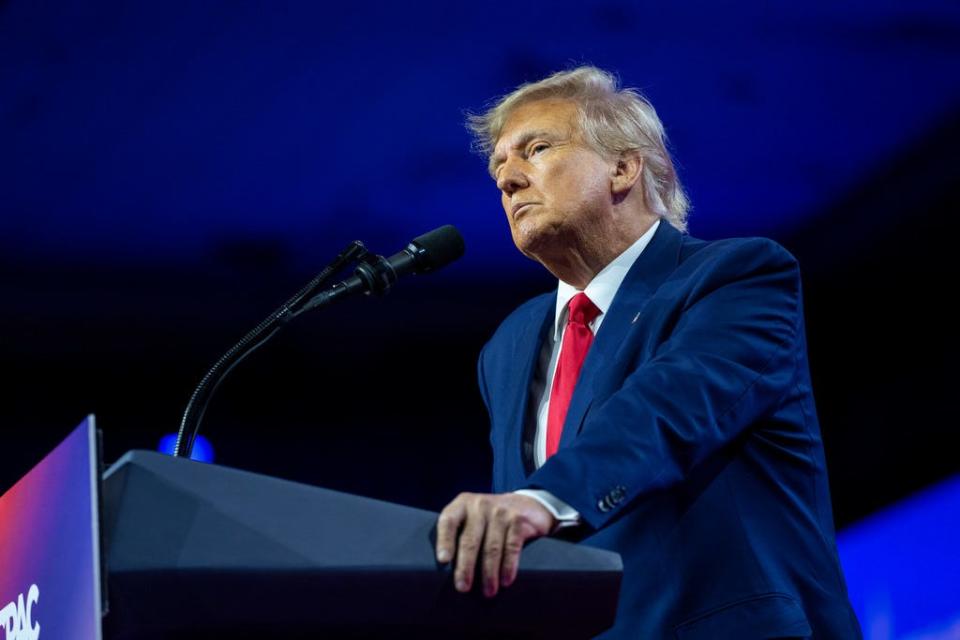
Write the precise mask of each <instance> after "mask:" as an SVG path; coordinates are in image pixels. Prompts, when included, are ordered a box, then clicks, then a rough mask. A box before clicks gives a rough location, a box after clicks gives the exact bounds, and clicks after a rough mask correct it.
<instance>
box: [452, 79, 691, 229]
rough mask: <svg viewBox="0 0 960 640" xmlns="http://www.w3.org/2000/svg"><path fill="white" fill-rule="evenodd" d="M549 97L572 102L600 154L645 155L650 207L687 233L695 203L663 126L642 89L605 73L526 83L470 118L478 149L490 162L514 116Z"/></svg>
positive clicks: (644, 170)
mask: <svg viewBox="0 0 960 640" xmlns="http://www.w3.org/2000/svg"><path fill="white" fill-rule="evenodd" d="M549 99H563V100H570V101H572V102H573V103H574V104H575V105H576V106H577V113H578V118H579V124H580V129H581V131H582V132H583V134H584V137H585V139H586V142H587V144H589V145H590V146H591V147H592V148H593V149H594V151H596V152H597V153H600V154H601V155H606V156H613V157H616V156H619V155H620V154H622V153H624V152H629V151H636V152H639V154H640V156H641V157H642V158H643V174H642V176H641V179H642V180H643V188H644V200H645V204H646V206H647V209H649V210H650V211H651V212H652V213H655V214H657V215H659V216H661V217H663V218H665V219H666V220H667V221H668V222H669V223H670V224H671V225H673V226H674V227H676V228H677V229H679V230H680V231H686V229H687V214H688V212H689V210H690V201H689V200H688V199H687V194H686V193H685V192H684V190H683V186H682V185H681V184H680V179H679V178H678V177H677V171H676V169H675V168H674V164H673V160H672V158H671V157H670V153H669V152H668V151H667V135H666V133H665V131H664V129H663V123H662V122H660V118H659V117H657V112H656V110H655V109H654V108H653V105H652V104H650V102H649V101H648V100H647V99H646V98H645V97H644V96H643V95H642V94H641V93H640V92H639V91H638V90H636V89H631V88H625V89H623V88H620V86H619V82H618V81H617V78H616V77H615V76H613V75H612V74H611V73H608V72H606V71H603V70H602V69H598V68H596V67H589V66H583V67H577V68H575V69H571V70H569V71H561V72H559V73H554V74H553V75H551V76H549V77H547V78H544V79H543V80H540V81H538V82H531V83H527V84H523V85H520V86H519V87H517V89H516V90H514V91H513V92H512V93H510V94H508V95H506V96H504V97H502V98H500V99H499V100H498V101H497V102H496V104H494V105H493V107H491V108H490V109H489V110H487V111H486V112H484V113H482V114H480V115H474V114H469V115H468V116H467V127H468V128H469V129H470V130H471V131H472V132H473V134H474V145H473V146H474V149H475V150H476V151H478V152H479V153H481V154H483V155H484V156H485V157H486V158H488V159H489V158H490V155H491V154H492V153H493V148H494V146H495V145H496V144H497V140H498V139H499V138H500V133H501V131H502V130H503V126H504V124H505V123H506V121H507V118H508V117H509V116H510V114H511V113H513V111H514V110H515V109H516V108H517V107H519V106H521V105H523V104H528V103H530V102H536V101H539V100H549Z"/></svg>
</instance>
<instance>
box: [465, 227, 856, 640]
mask: <svg viewBox="0 0 960 640" xmlns="http://www.w3.org/2000/svg"><path fill="white" fill-rule="evenodd" d="M555 300H556V295H555V294H547V295H542V296H539V297H537V298H534V299H533V300H530V301H529V302H527V303H526V304H524V305H523V306H521V307H520V308H519V309H517V310H516V311H514V312H513V313H512V314H511V315H510V316H509V317H508V318H507V319H506V320H505V321H504V322H503V324H502V325H501V326H500V328H499V329H498V330H497V331H496V333H495V334H494V336H493V337H492V338H491V340H490V342H489V343H487V345H486V346H485V347H484V349H483V351H482V353H481V355H480V361H479V367H478V368H479V377H480V389H481V393H482V395H483V398H484V401H485V402H486V405H487V409H488V410H489V413H490V418H491V443H492V445H493V454H494V455H493V459H494V464H493V489H494V491H495V492H498V493H499V492H506V491H512V490H515V489H520V488H540V489H546V490H548V491H550V492H551V493H553V494H554V495H556V496H557V497H559V498H561V499H562V500H564V501H565V502H567V503H568V504H570V505H571V506H572V507H574V508H575V509H577V510H578V511H579V512H580V514H581V516H582V518H583V521H584V525H583V526H582V527H578V529H579V530H580V533H579V538H580V539H582V541H583V543H585V544H589V545H592V546H596V547H602V548H605V549H610V550H613V551H616V552H618V553H620V554H621V556H622V558H623V564H624V572H623V582H622V585H621V592H620V601H619V604H618V610H617V619H616V623H615V625H614V627H613V628H612V629H610V630H609V631H608V632H606V633H605V634H604V635H603V637H609V638H634V639H635V638H682V639H684V640H688V639H689V640H694V639H701V638H702V639H709V640H722V639H725V638H731V639H734V638H735V639H737V640H750V639H753V638H781V637H795V636H799V637H807V636H812V637H815V638H830V639H833V638H859V637H860V630H859V626H858V624H857V621H856V618H855V617H854V614H853V612H852V610H851V608H850V605H849V601H848V598H847V594H846V586H845V583H844V579H843V575H842V573H841V569H840V564H839V561H838V558H837V551H836V544H835V541H834V528H833V519H832V514H831V507H830V497H829V493H828V487H827V471H826V467H825V464H824V456H823V447H822V443H821V438H820V428H819V426H818V423H817V415H816V409H815V407H814V400H813V393H812V390H811V385H810V374H809V370H808V365H807V349H806V342H805V335H804V323H803V308H802V302H801V291H800V276H799V270H798V267H797V263H796V260H795V259H794V258H793V257H792V256H791V255H790V254H789V253H788V252H787V251H786V250H784V249H783V248H782V247H781V246H780V245H778V244H776V243H774V242H772V241H770V240H764V239H760V238H750V239H732V240H722V241H716V242H704V241H701V240H696V239H694V238H691V237H689V236H686V235H683V234H681V233H679V232H678V231H676V230H675V229H674V228H672V227H671V226H670V225H669V224H667V223H666V222H665V221H664V222H662V223H661V224H660V227H659V228H658V229H657V232H656V234H655V235H654V237H653V238H652V240H651V242H650V244H649V245H648V246H647V247H646V249H645V250H644V251H643V253H642V254H641V255H640V257H639V258H638V260H637V261H636V263H635V264H634V266H633V268H632V269H631V270H630V272H629V273H628V274H627V276H626V278H625V279H624V281H623V284H622V285H621V287H620V290H619V291H618V292H617V295H616V297H615V298H614V300H613V303H612V305H611V307H610V309H609V310H608V312H607V316H606V317H605V318H604V320H603V323H602V324H601V326H600V329H599V331H598V332H597V335H596V338H595V340H594V343H593V346H592V347H591V349H590V352H589V353H588V355H587V359H586V361H585V362H584V365H583V369H582V372H581V374H580V379H579V381H578V382H577V386H576V389H575V391H574V395H573V398H572V400H571V404H570V409H569V412H568V414H567V418H566V423H565V425H564V429H563V436H562V439H561V442H560V449H559V451H558V452H557V454H556V455H554V456H553V457H551V458H550V459H549V460H548V461H547V463H546V464H545V465H544V466H543V467H541V468H540V469H539V470H536V471H535V472H532V473H530V472H529V471H528V469H529V461H525V460H524V455H523V445H522V441H523V438H524V428H525V422H526V421H528V420H529V419H530V415H531V413H530V407H529V406H528V405H529V404H530V401H529V396H530V393H529V389H530V383H531V377H532V376H533V375H534V371H535V367H536V362H537V358H538V355H539V353H540V350H541V346H542V344H543V339H544V336H545V332H546V331H547V330H549V329H550V328H551V325H552V323H553V317H554V307H555V304H556V302H555ZM521 579H522V576H521Z"/></svg>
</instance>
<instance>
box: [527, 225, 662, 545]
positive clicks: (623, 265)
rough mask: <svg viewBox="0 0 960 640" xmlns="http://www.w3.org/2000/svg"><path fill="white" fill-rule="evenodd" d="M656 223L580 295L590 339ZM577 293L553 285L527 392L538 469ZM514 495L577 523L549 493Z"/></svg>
mask: <svg viewBox="0 0 960 640" xmlns="http://www.w3.org/2000/svg"><path fill="white" fill-rule="evenodd" d="M659 226H660V220H656V221H655V222H654V223H653V225H651V227H650V228H649V229H647V231H646V232H645V233H644V234H643V235H642V236H640V238H639V239H637V241H636V242H634V243H633V244H632V245H630V246H629V247H628V248H627V250H626V251H624V252H623V253H621V254H620V255H619V256H617V257H616V258H614V259H613V261H612V262H611V263H610V264H608V265H607V266H606V267H604V268H603V269H602V270H601V271H600V273H598V274H597V275H596V276H594V278H593V280H591V281H590V283H589V284H587V286H586V288H584V289H583V293H585V294H587V297H588V298H590V300H591V301H592V302H593V304H595V305H596V307H597V308H598V309H599V310H600V315H598V316H597V317H596V318H595V319H594V321H593V322H591V323H590V325H589V326H590V330H591V331H593V334H594V335H597V332H598V331H599V330H600V325H601V324H602V323H603V319H604V317H606V314H607V310H608V309H610V305H611V304H612V303H613V298H614V296H616V295H617V291H618V290H619V289H620V285H621V284H622V283H623V279H624V278H625V277H626V275H627V272H628V271H630V268H631V267H633V263H634V262H636V261H637V258H639V257H640V254H641V253H643V250H644V249H645V248H646V246H647V245H648V244H649V243H650V239H651V238H652V237H653V234H654V233H656V231H657V227H659ZM578 293H580V290H579V289H577V288H576V287H574V286H573V285H570V284H567V283H566V282H564V281H562V280H560V281H559V284H558V285H557V305H556V309H555V315H554V324H553V331H551V332H549V334H548V335H547V337H546V338H545V339H544V341H543V347H542V349H541V350H540V359H539V362H538V365H537V370H536V373H535V374H534V377H533V381H532V383H531V388H530V394H531V395H530V398H531V400H533V399H535V398H536V399H538V400H539V402H538V404H537V432H536V436H535V438H534V447H533V459H534V464H535V465H536V467H537V468H538V469H539V468H540V467H542V466H543V464H544V463H545V462H546V459H547V416H548V415H549V414H550V390H551V389H552V388H553V376H554V374H555V373H556V369H557V361H558V360H559V359H560V346H561V345H562V344H563V333H564V331H566V325H567V304H569V302H570V299H571V298H573V296H575V295H577V294H578ZM516 493H519V494H522V495H525V496H529V497H531V498H534V499H536V500H537V501H538V502H540V503H541V504H542V505H543V506H544V507H546V508H547V510H548V511H550V513H551V514H553V517H555V518H556V519H557V522H558V523H559V526H560V527H564V526H572V525H575V524H578V523H579V522H580V514H579V513H577V511H576V510H574V509H573V508H572V507H571V506H569V505H568V504H567V503H565V502H563V501H562V500H560V499H559V498H557V497H556V496H554V495H553V494H552V493H550V492H549V491H544V490H542V489H521V490H519V491H517V492H516Z"/></svg>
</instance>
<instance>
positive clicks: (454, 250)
mask: <svg viewBox="0 0 960 640" xmlns="http://www.w3.org/2000/svg"><path fill="white" fill-rule="evenodd" d="M411 250H412V253H413V256H414V260H415V261H416V263H417V271H418V272H427V271H433V270H435V269H439V268H440V267H444V266H446V265H448V264H450V263H451V262H453V261H454V260H456V259H457V258H459V257H460V256H462V255H463V252H464V251H465V250H466V246H465V245H464V243H463V236H461V235H460V232H459V231H457V228H456V227H454V226H453V225H452V224H445V225H443V226H442V227H437V228H436V229H434V230H433V231H428V232H427V233H425V234H423V235H422V236H418V237H416V238H414V239H413V240H412V241H411V242H410V246H409V247H407V251H411Z"/></svg>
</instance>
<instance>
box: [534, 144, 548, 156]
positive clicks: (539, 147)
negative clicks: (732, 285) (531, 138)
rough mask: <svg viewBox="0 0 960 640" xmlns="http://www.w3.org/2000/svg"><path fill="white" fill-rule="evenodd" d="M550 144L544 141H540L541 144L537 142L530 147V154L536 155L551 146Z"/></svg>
mask: <svg viewBox="0 0 960 640" xmlns="http://www.w3.org/2000/svg"><path fill="white" fill-rule="evenodd" d="M549 146H550V145H548V144H546V143H544V142H541V143H539V144H535V145H533V146H532V147H530V155H536V154H538V153H540V152H541V151H545V150H546V149H548V148H549Z"/></svg>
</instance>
